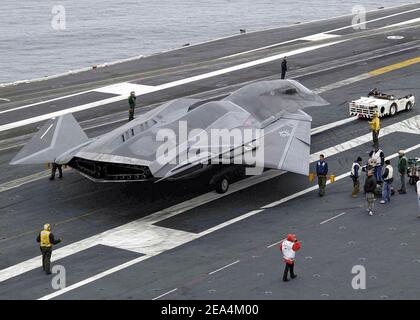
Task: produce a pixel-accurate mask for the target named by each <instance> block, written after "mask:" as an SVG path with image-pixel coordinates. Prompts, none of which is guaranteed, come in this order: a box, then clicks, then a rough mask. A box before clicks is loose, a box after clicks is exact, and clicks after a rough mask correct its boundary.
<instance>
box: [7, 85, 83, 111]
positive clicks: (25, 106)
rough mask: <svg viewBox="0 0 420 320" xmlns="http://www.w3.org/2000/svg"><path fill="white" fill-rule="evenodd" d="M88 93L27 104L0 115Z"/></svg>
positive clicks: (78, 93)
mask: <svg viewBox="0 0 420 320" xmlns="http://www.w3.org/2000/svg"><path fill="white" fill-rule="evenodd" d="M88 92H91V90H88V91H81V92H77V93H73V94H68V95H66V96H62V97H58V98H54V99H49V100H44V101H40V102H35V103H31V104H27V105H24V106H20V107H16V108H12V109H7V110H3V111H0V114H2V113H7V112H12V111H16V110H21V109H26V108H29V107H33V106H37V105H40V104H44V103H49V102H53V101H57V100H61V99H67V98H71V97H74V96H78V95H81V94H84V93H88Z"/></svg>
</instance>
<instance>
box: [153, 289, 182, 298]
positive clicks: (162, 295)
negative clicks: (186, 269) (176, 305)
mask: <svg viewBox="0 0 420 320" xmlns="http://www.w3.org/2000/svg"><path fill="white" fill-rule="evenodd" d="M177 290H178V288H175V289H173V290H171V291H168V292H166V293H164V294H161V295H160V296H158V297H156V298H153V299H152V300H158V299H160V298H162V297H164V296H166V295H168V294H170V293H172V292H175V291H177Z"/></svg>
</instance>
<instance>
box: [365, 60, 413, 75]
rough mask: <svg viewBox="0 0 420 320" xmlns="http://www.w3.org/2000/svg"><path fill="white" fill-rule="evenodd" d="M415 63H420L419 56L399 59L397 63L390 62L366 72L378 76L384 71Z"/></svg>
mask: <svg viewBox="0 0 420 320" xmlns="http://www.w3.org/2000/svg"><path fill="white" fill-rule="evenodd" d="M416 63H420V57H416V58H413V59H408V60H405V61H401V62H398V63H395V64H391V65H389V66H386V67H383V68H379V69H376V70H372V71H370V72H368V73H369V75H371V76H378V75H380V74H384V73H387V72H390V71H394V70H398V69H401V68H405V67H408V66H411V65H413V64H416Z"/></svg>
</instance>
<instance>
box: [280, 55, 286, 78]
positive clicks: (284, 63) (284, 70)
mask: <svg viewBox="0 0 420 320" xmlns="http://www.w3.org/2000/svg"><path fill="white" fill-rule="evenodd" d="M286 71H287V59H286V57H284V58H283V61H282V62H281V78H282V79H284V78H286Z"/></svg>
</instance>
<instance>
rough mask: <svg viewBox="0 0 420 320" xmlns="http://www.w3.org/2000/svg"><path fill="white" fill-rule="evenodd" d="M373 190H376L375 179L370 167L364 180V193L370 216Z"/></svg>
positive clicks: (372, 204) (373, 199) (373, 198)
mask: <svg viewBox="0 0 420 320" xmlns="http://www.w3.org/2000/svg"><path fill="white" fill-rule="evenodd" d="M375 190H376V179H375V176H374V175H373V170H372V169H370V170H368V172H367V177H366V180H365V185H364V191H365V194H366V202H367V209H366V211H368V212H369V215H370V216H373V207H374V202H375Z"/></svg>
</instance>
